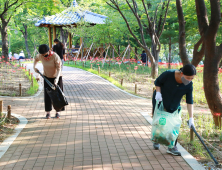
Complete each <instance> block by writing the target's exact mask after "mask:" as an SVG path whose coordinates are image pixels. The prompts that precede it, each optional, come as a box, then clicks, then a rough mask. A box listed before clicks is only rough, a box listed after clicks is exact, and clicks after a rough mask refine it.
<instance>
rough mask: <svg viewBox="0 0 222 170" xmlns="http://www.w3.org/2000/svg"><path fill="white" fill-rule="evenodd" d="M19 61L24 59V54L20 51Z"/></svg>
mask: <svg viewBox="0 0 222 170" xmlns="http://www.w3.org/2000/svg"><path fill="white" fill-rule="evenodd" d="M20 59H25V54H24V52H23V51H21V52H20V53H19V60H20Z"/></svg>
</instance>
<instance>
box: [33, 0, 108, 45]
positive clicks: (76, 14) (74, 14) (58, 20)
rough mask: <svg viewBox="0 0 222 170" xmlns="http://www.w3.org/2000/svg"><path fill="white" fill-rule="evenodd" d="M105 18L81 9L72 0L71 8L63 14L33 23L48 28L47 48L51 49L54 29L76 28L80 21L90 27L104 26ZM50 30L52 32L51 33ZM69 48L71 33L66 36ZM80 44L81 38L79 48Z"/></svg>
mask: <svg viewBox="0 0 222 170" xmlns="http://www.w3.org/2000/svg"><path fill="white" fill-rule="evenodd" d="M106 18H107V16H104V15H100V14H96V13H93V12H90V11H87V10H83V9H81V8H80V7H79V6H78V4H77V2H76V0H73V2H72V4H71V6H70V7H69V8H67V9H66V10H64V11H63V12H61V13H59V14H56V15H52V16H47V17H43V19H41V20H39V21H38V22H37V23H35V26H36V27H48V32H49V47H50V49H51V48H52V31H53V40H54V39H55V38H56V27H67V26H70V25H74V26H77V25H78V23H79V22H80V21H81V22H82V21H84V22H87V23H90V25H96V24H105V20H106ZM51 30H52V31H51ZM68 39H69V48H72V36H71V33H69V35H68ZM81 44H82V38H80V46H81Z"/></svg>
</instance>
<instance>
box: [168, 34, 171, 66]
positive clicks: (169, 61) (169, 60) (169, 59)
mask: <svg viewBox="0 0 222 170" xmlns="http://www.w3.org/2000/svg"><path fill="white" fill-rule="evenodd" d="M168 63H169V64H168V69H171V65H170V63H171V37H169V58H168Z"/></svg>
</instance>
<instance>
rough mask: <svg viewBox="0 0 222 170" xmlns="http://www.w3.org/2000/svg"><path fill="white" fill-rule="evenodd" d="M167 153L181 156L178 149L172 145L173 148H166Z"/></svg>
mask: <svg viewBox="0 0 222 170" xmlns="http://www.w3.org/2000/svg"><path fill="white" fill-rule="evenodd" d="M167 153H170V154H172V155H175V156H181V153H180V152H179V151H178V149H177V147H176V146H174V147H173V148H168V150H167Z"/></svg>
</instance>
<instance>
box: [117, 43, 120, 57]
mask: <svg viewBox="0 0 222 170" xmlns="http://www.w3.org/2000/svg"><path fill="white" fill-rule="evenodd" d="M117 49H118V54H119V55H120V45H118V47H117Z"/></svg>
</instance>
